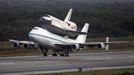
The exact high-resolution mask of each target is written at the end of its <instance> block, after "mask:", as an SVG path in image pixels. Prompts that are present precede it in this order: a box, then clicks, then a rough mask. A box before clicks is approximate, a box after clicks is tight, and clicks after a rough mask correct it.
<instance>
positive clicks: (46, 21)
mask: <svg viewBox="0 0 134 75" xmlns="http://www.w3.org/2000/svg"><path fill="white" fill-rule="evenodd" d="M40 23H41V24H48V25H51V24H52V20H51V18H50V17H47V16H44V17H42V18H41V19H40Z"/></svg>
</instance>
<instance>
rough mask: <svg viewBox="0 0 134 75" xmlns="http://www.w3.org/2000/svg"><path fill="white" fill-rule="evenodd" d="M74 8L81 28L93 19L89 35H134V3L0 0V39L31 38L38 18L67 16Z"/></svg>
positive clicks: (73, 17) (75, 18) (74, 17)
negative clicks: (48, 15)
mask: <svg viewBox="0 0 134 75" xmlns="http://www.w3.org/2000/svg"><path fill="white" fill-rule="evenodd" d="M70 8H73V9H74V12H73V15H72V18H71V20H72V21H74V22H75V23H76V24H77V25H78V27H79V30H80V28H81V27H82V26H83V25H84V23H85V22H88V23H90V29H89V33H88V37H106V36H110V37H120V36H131V35H134V3H133V2H123V3H119V2H111V3H110V2H109V3H105V2H104V3H103V2H102V3H98V2H96V3H95V2H93V3H91V2H89V1H88V0H85V1H83V2H81V1H73V0H72V1H71V0H69V1H65V0H64V1H63V0H33V1H32V0H24V1H23V0H13V1H12V0H11V1H10V0H3V1H0V40H1V41H4V40H8V39H9V38H13V39H28V36H27V35H28V32H29V31H30V30H31V29H32V28H33V27H34V26H38V25H39V19H40V18H41V17H42V16H43V15H45V14H51V15H53V16H55V17H58V18H60V19H62V20H63V19H64V18H65V16H66V14H67V12H68V10H69V9H70Z"/></svg>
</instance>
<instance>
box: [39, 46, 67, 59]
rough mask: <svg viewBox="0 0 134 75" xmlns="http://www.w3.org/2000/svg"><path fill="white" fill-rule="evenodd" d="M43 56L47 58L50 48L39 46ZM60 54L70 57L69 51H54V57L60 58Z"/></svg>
mask: <svg viewBox="0 0 134 75" xmlns="http://www.w3.org/2000/svg"><path fill="white" fill-rule="evenodd" d="M39 47H40V49H41V51H42V53H43V56H47V55H48V54H47V53H48V48H44V47H43V46H39ZM58 54H59V55H60V56H62V57H63V56H65V57H69V50H53V53H52V56H58Z"/></svg>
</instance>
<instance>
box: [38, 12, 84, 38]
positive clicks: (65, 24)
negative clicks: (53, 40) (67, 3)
mask: <svg viewBox="0 0 134 75" xmlns="http://www.w3.org/2000/svg"><path fill="white" fill-rule="evenodd" d="M72 12H73V9H70V10H69V12H68V13H67V15H66V17H65V19H64V20H60V19H58V18H56V17H54V16H51V15H49V14H47V15H45V16H43V17H42V18H41V19H40V22H41V25H42V27H44V28H45V29H47V30H49V31H50V32H52V33H55V34H58V35H60V36H69V37H75V36H77V35H79V34H86V33H84V32H80V31H77V25H76V23H74V22H72V21H70V19H71V16H72Z"/></svg>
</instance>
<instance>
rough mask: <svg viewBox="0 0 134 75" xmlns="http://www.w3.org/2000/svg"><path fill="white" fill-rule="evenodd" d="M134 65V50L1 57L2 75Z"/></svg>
mask: <svg viewBox="0 0 134 75" xmlns="http://www.w3.org/2000/svg"><path fill="white" fill-rule="evenodd" d="M127 66H130V67H131V66H134V51H125V52H102V53H76V54H70V57H60V56H58V57H52V56H48V57H43V56H18V57H0V75H2V74H3V75H6V74H13V75H15V74H16V75H18V74H29V73H35V72H36V73H38V72H54V71H58V70H59V71H60V70H70V71H73V70H75V69H78V68H80V67H82V68H83V69H91V68H100V69H103V68H102V67H106V68H108V67H127Z"/></svg>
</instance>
